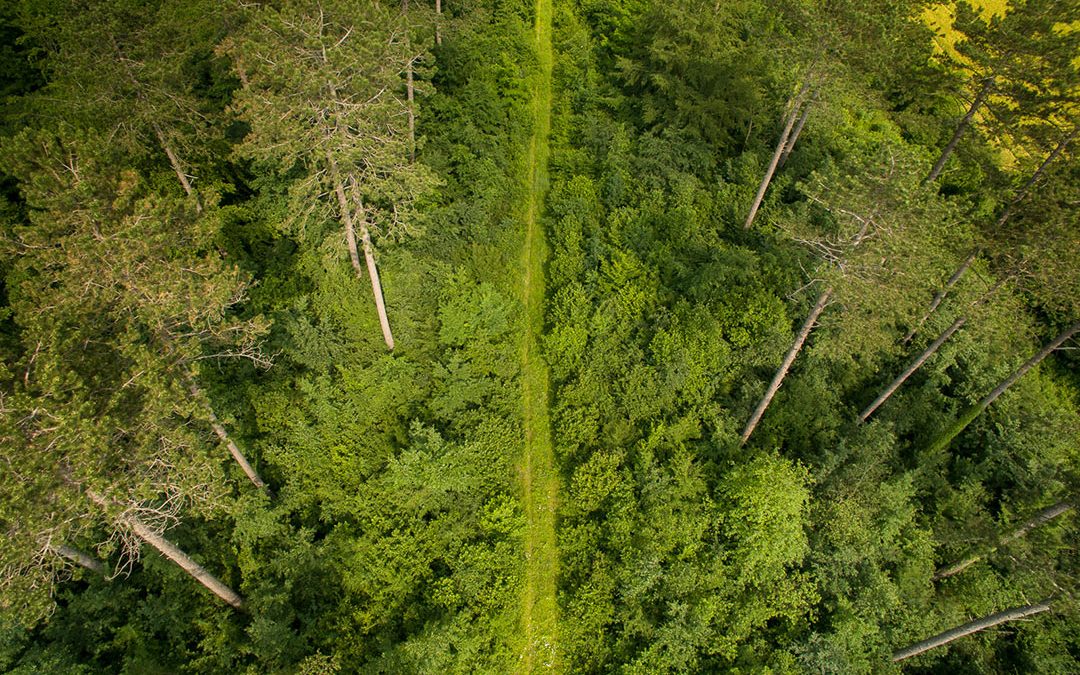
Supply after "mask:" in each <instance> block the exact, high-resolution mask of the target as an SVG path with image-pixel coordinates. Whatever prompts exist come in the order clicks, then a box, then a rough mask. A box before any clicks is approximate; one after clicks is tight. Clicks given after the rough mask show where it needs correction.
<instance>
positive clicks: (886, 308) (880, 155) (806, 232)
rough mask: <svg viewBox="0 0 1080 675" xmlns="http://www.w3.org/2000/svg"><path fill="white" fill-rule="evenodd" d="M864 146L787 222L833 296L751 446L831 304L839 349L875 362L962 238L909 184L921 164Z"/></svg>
mask: <svg viewBox="0 0 1080 675" xmlns="http://www.w3.org/2000/svg"><path fill="white" fill-rule="evenodd" d="M863 142H866V143H867V147H866V148H861V149H860V150H861V151H862V153H866V154H861V153H860V154H857V155H855V156H853V157H852V158H850V159H849V163H848V164H847V165H846V166H842V167H833V168H832V169H831V170H829V171H828V172H818V173H815V174H814V175H813V176H811V178H810V180H809V181H808V182H807V183H806V184H804V185H803V186H802V191H803V193H804V194H805V195H806V197H807V200H808V202H809V205H812V206H813V207H814V210H813V211H810V210H809V209H803V210H799V211H795V212H793V213H791V214H790V215H788V216H787V217H786V218H783V219H782V220H781V221H780V226H781V228H782V229H783V231H784V233H785V234H786V235H787V236H788V237H789V238H791V239H792V240H793V241H795V242H796V243H799V244H801V245H803V246H805V247H806V248H808V249H809V250H810V251H811V252H812V253H813V254H815V256H816V258H817V261H818V266H817V268H816V269H815V270H814V271H813V272H812V274H813V275H814V277H815V278H817V279H821V280H822V281H823V282H824V284H826V288H827V290H826V291H825V292H824V293H822V295H821V296H820V297H819V298H818V301H817V303H816V304H815V307H814V310H813V311H812V312H811V314H810V318H809V319H808V321H807V322H806V323H804V325H803V328H802V330H801V331H800V332H799V334H798V335H797V337H796V339H795V342H794V343H793V344H792V347H791V349H789V350H788V354H787V356H786V357H785V359H784V362H783V363H782V364H781V367H780V369H779V370H778V371H777V372H776V375H775V376H774V377H773V380H772V383H771V384H770V385H769V387H768V389H767V390H766V393H765V396H763V397H762V400H761V402H760V403H759V404H758V406H757V408H756V409H755V411H754V413H753V414H752V415H751V417H750V421H749V422H748V423H747V425H746V427H745V428H744V430H743V433H742V441H743V442H744V443H745V442H746V440H747V439H748V438H749V437H750V434H752V433H753V431H754V428H755V427H756V425H757V423H758V421H759V420H760V418H761V415H762V414H763V413H764V411H765V408H766V407H767V406H768V405H769V402H770V401H771V400H772V397H773V395H774V394H775V393H776V390H777V389H778V388H779V387H780V385H781V383H782V382H783V379H784V377H785V376H786V374H787V371H788V369H789V368H790V366H791V363H792V362H793V361H794V360H795V358H796V356H797V355H798V352H799V350H800V349H801V348H802V346H803V343H804V341H805V339H806V337H807V335H808V334H809V332H810V330H811V329H812V328H813V322H814V321H815V320H816V319H817V318H818V316H819V315H820V314H821V310H822V309H823V308H824V306H825V304H826V303H827V302H829V301H830V300H831V301H834V302H838V303H840V304H841V306H842V307H843V310H844V311H842V312H840V316H839V317H837V318H836V322H837V324H839V326H838V328H839V329H838V330H836V331H835V333H836V336H835V338H834V339H835V341H836V345H837V347H838V348H839V349H840V350H842V351H843V352H844V353H845V354H849V353H852V352H858V353H862V355H863V358H866V357H871V356H872V353H870V352H871V350H881V349H884V348H886V347H885V346H884V345H885V344H886V343H891V342H892V340H891V339H888V337H887V335H888V334H890V333H891V331H892V330H893V326H895V325H896V324H897V323H899V322H900V321H903V318H904V316H906V315H907V314H908V313H909V312H911V311H912V309H913V307H912V305H911V297H912V294H913V291H915V289H917V288H919V287H920V284H923V283H925V281H924V280H923V271H924V270H926V269H928V268H929V269H933V268H935V267H938V266H940V265H941V257H942V255H941V247H942V246H943V245H947V244H948V241H949V239H950V238H951V237H953V236H957V228H956V223H955V219H954V216H953V214H952V213H951V211H950V209H948V208H947V207H946V206H944V205H943V204H942V203H941V202H940V201H939V200H938V199H937V198H935V197H934V196H933V195H928V194H926V193H925V191H922V190H920V189H919V187H918V185H917V183H916V182H915V181H913V180H912V178H911V172H910V170H909V169H910V167H911V166H913V165H914V164H915V163H916V162H917V160H916V158H915V157H914V156H913V155H911V154H910V152H909V151H907V150H906V149H905V148H904V147H903V146H902V145H898V144H895V143H894V142H893V141H889V140H883V139H863ZM916 271H917V272H916Z"/></svg>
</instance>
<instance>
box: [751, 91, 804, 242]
mask: <svg viewBox="0 0 1080 675" xmlns="http://www.w3.org/2000/svg"><path fill="white" fill-rule="evenodd" d="M809 88H810V83H809V82H807V83H806V84H804V85H803V86H802V88H801V89H799V93H798V94H796V95H795V98H793V99H792V101H791V112H789V113H788V116H787V119H786V120H785V121H784V130H783V131H782V132H780V140H779V141H777V143H776V148H775V149H774V150H773V154H772V159H770V160H769V166H768V167H766V169H765V175H764V176H763V177H762V179H761V184H760V185H759V186H758V190H757V194H756V195H754V202H753V203H752V204H751V205H750V213H748V214H747V216H746V222H745V223H744V224H743V228H744V229H747V230H749V229H750V226H751V225H753V224H754V218H755V217H757V212H758V209H759V208H761V200H762V199H764V198H765V191H766V190H768V189H769V183H771V182H772V178H773V174H774V173H776V166H777V164H779V163H780V155H782V154H783V153H784V149H785V148H786V147H787V144H788V139H789V138H790V137H791V129H792V127H794V126H795V120H796V119H798V117H799V110H800V108H802V103H803V99H804V98H805V97H806V92H807V90H808V89H809Z"/></svg>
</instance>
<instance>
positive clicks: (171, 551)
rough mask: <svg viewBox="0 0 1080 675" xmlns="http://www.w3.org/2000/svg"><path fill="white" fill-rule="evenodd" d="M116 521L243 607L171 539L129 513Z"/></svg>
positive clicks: (102, 502)
mask: <svg viewBox="0 0 1080 675" xmlns="http://www.w3.org/2000/svg"><path fill="white" fill-rule="evenodd" d="M86 495H87V496H88V497H89V498H90V501H92V502H94V503H95V504H97V505H98V506H101V507H102V508H107V507H108V504H109V502H108V500H107V499H105V498H104V497H102V496H101V495H99V494H97V493H96V492H94V491H93V490H87V491H86ZM118 521H119V523H120V524H121V525H123V526H125V527H127V528H128V529H130V530H131V531H132V533H133V534H134V535H135V536H136V537H138V538H139V539H142V540H143V541H144V542H146V543H147V544H150V545H151V546H153V547H154V548H156V549H157V550H158V552H159V553H161V555H163V556H165V557H166V558H168V559H169V560H171V561H172V562H174V563H176V564H177V565H179V566H180V568H181V569H183V570H184V571H185V572H187V573H188V574H189V575H191V576H192V577H193V578H194V579H195V580H196V581H198V582H199V583H200V584H202V585H203V586H205V587H206V588H208V589H209V590H210V592H211V593H213V594H214V595H216V596H218V597H219V598H221V599H222V600H224V601H225V602H226V603H228V604H229V605H232V606H233V607H235V608H236V609H243V608H244V601H243V599H242V598H241V597H240V596H239V595H237V593H236V592H235V591H233V590H232V589H231V588H229V587H228V586H226V585H225V584H224V583H222V582H221V580H219V579H218V578H217V577H215V576H214V575H213V574H210V573H209V572H208V571H206V568H204V567H203V566H202V565H200V564H199V563H197V562H195V561H194V560H192V559H191V557H190V556H188V554H186V553H184V552H183V551H181V550H180V548H179V547H178V546H176V544H173V543H172V542H171V541H169V540H168V539H166V538H165V537H163V536H161V535H160V534H158V533H157V532H156V531H155V530H154V529H153V528H152V527H149V526H148V525H147V524H146V523H144V522H143V521H141V520H139V519H138V518H136V517H135V516H133V515H131V514H130V513H125V514H123V515H121V516H120V518H119V519H118Z"/></svg>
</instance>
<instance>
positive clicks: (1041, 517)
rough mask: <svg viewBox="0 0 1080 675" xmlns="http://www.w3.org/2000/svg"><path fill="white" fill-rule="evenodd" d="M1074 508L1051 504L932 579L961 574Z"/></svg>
mask: <svg viewBox="0 0 1080 675" xmlns="http://www.w3.org/2000/svg"><path fill="white" fill-rule="evenodd" d="M1072 508H1073V505H1072V504H1070V503H1069V502H1058V503H1057V504H1054V505H1053V506H1051V507H1049V508H1046V509H1043V510H1042V511H1040V512H1039V513H1038V514H1036V515H1035V517H1034V518H1031V519H1030V520H1028V521H1026V522H1025V523H1024V524H1023V525H1021V526H1020V527H1018V528H1016V529H1015V530H1013V531H1012V532H1010V533H1009V534H1007V535H1005V536H1004V537H1002V538H1001V541H1000V542H999V543H998V545H997V546H992V547H990V548H989V549H988V550H986V551H984V552H982V553H979V554H977V555H973V556H970V557H968V558H964V559H963V560H961V561H959V562H956V563H953V564H952V565H949V566H948V567H943V568H941V569H940V570H938V571H937V572H935V573H934V576H932V577H930V580H931V581H940V580H942V579H948V578H949V577H951V576H953V575H956V574H960V573H961V572H963V571H964V570H966V569H967V568H969V567H971V566H972V565H974V564H975V563H977V562H979V561H980V560H982V559H983V558H985V557H987V556H988V555H990V554H992V553H994V552H995V551H997V550H998V549H999V548H1001V547H1002V546H1004V545H1005V544H1008V543H1009V542H1011V541H1015V540H1017V539H1019V538H1020V537H1023V536H1024V535H1026V534H1027V533H1028V532H1031V531H1032V530H1034V529H1035V528H1036V527H1038V526H1040V525H1043V524H1045V523H1048V522H1050V521H1051V520H1053V519H1054V518H1057V517H1058V516H1060V515H1061V514H1063V513H1066V512H1068V511H1069V510H1071V509H1072Z"/></svg>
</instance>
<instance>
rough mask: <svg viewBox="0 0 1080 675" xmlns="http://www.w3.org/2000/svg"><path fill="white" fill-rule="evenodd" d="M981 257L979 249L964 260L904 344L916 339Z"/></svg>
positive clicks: (909, 332) (905, 337)
mask: <svg viewBox="0 0 1080 675" xmlns="http://www.w3.org/2000/svg"><path fill="white" fill-rule="evenodd" d="M978 256H979V249H975V250H974V251H972V252H971V253H970V254H969V255H968V257H966V258H964V262H963V263H961V264H960V267H958V268H956V271H955V272H953V275H952V276H951V277H949V280H948V281H946V282H945V286H944V287H942V289H941V290H940V291H938V292H937V295H935V296H934V299H933V301H931V302H930V306H929V307H928V308H927V309H926V313H925V314H923V315H922V318H921V319H919V321H918V322H917V323H916V324H915V325H914V326H913V327H912V328H911V330H910V331H908V334H907V335H905V336H904V344H907V343H909V342H911V339H912V338H913V337H915V334H916V333H918V332H919V329H920V328H922V325H923V324H924V323H926V320H927V319H929V318H930V317H931V315H933V313H934V312H936V311H937V308H938V307H940V306H941V303H942V301H944V300H945V296H946V295H948V294H949V291H950V290H952V287H953V286H955V285H956V282H958V281H960V278H961V277H963V276H964V275H965V274H966V273H967V271H968V270H969V269H971V265H972V263H974V262H975V258H977V257H978Z"/></svg>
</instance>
